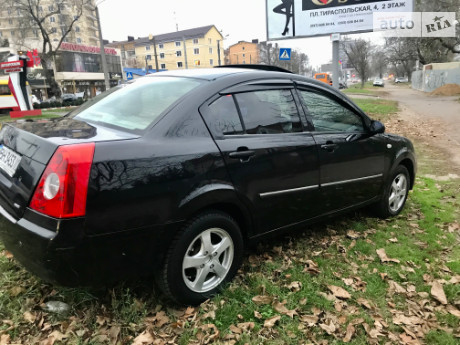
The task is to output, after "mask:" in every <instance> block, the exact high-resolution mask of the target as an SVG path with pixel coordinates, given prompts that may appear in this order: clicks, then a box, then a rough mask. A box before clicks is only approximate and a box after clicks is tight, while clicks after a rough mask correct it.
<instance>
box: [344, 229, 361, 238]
mask: <svg viewBox="0 0 460 345" xmlns="http://www.w3.org/2000/svg"><path fill="white" fill-rule="evenodd" d="M347 237H348V238H351V239H352V240H356V239H358V238H359V234H358V233H357V232H356V231H354V230H348V231H347Z"/></svg>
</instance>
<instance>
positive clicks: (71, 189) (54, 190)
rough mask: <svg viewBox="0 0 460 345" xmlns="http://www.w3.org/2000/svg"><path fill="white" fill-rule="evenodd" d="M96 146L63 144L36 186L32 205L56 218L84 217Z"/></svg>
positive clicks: (33, 207)
mask: <svg viewBox="0 0 460 345" xmlns="http://www.w3.org/2000/svg"><path fill="white" fill-rule="evenodd" d="M94 146H95V144H94V143H88V144H76V145H65V146H60V147H59V148H58V149H57V150H56V152H55V153H54V155H53V157H52V158H51V160H50V162H49V163H48V165H47V167H46V169H45V172H44V173H43V175H42V178H41V179H40V182H39V183H38V186H37V188H36V189H35V193H34V195H33V197H32V200H31V201H30V208H32V209H33V210H35V211H38V212H40V213H44V214H46V215H48V216H51V217H56V218H70V217H81V216H84V215H85V213H86V195H87V192H88V181H89V174H90V171H91V164H92V163H93V157H94Z"/></svg>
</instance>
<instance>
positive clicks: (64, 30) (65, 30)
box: [61, 26, 67, 36]
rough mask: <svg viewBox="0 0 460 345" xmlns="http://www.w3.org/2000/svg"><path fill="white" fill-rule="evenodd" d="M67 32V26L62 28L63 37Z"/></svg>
mask: <svg viewBox="0 0 460 345" xmlns="http://www.w3.org/2000/svg"><path fill="white" fill-rule="evenodd" d="M66 32H67V27H65V26H61V33H62V36H64V35H65V34H66Z"/></svg>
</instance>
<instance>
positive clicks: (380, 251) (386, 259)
mask: <svg viewBox="0 0 460 345" xmlns="http://www.w3.org/2000/svg"><path fill="white" fill-rule="evenodd" d="M376 252H377V255H378V256H379V258H380V261H381V262H394V263H397V264H399V262H400V261H399V260H398V259H390V258H389V257H388V256H387V254H386V253H385V249H384V248H380V249H377V250H376Z"/></svg>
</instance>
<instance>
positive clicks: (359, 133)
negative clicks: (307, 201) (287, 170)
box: [298, 85, 385, 212]
mask: <svg viewBox="0 0 460 345" xmlns="http://www.w3.org/2000/svg"><path fill="white" fill-rule="evenodd" d="M298 92H299V96H300V99H301V101H302V104H303V107H304V109H305V111H306V113H307V117H308V119H309V121H311V122H312V124H313V126H314V131H313V132H312V134H313V137H314V140H315V142H316V145H317V147H318V152H319V158H320V166H321V168H320V188H321V195H322V201H323V206H324V211H325V212H331V211H337V210H340V209H344V208H347V207H351V206H355V205H359V204H362V203H365V202H367V201H369V200H371V199H373V198H375V197H376V196H378V194H379V191H380V189H381V186H382V183H383V171H384V152H385V144H384V143H383V141H382V140H381V139H380V138H379V136H378V135H375V136H372V135H370V134H369V131H368V129H367V124H366V122H365V118H364V117H363V116H361V115H360V114H359V113H358V112H357V111H356V110H355V109H353V107H351V106H350V105H349V104H347V103H346V102H344V101H343V100H342V99H340V98H339V97H336V96H335V95H334V94H332V93H330V92H327V91H325V90H321V89H317V88H314V87H307V86H303V85H300V86H299V88H298Z"/></svg>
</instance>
